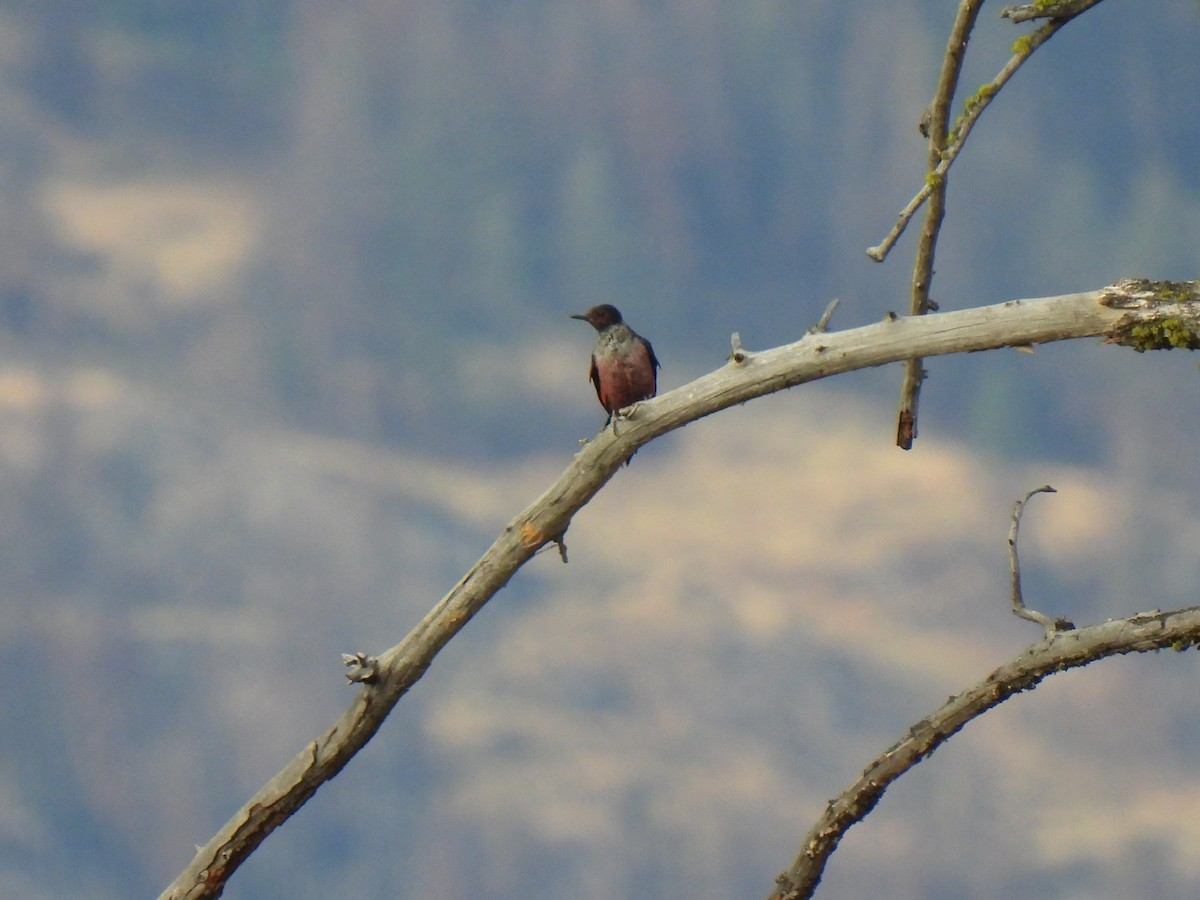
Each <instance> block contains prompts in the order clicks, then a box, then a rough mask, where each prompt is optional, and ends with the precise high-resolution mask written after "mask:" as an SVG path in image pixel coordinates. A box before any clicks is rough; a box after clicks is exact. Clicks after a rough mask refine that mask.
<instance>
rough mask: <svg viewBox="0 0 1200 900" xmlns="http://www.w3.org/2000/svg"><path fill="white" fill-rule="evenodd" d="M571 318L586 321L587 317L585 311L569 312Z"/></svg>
mask: <svg viewBox="0 0 1200 900" xmlns="http://www.w3.org/2000/svg"><path fill="white" fill-rule="evenodd" d="M571 318H572V319H582V320H583V321H585V322H586V321H588V317H587V315H586V314H585V313H571Z"/></svg>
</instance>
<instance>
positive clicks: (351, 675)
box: [342, 650, 379, 684]
mask: <svg viewBox="0 0 1200 900" xmlns="http://www.w3.org/2000/svg"><path fill="white" fill-rule="evenodd" d="M342 663H343V664H344V665H346V666H347V667H348V668H349V669H350V671H349V672H347V673H346V680H347V681H349V682H350V683H351V684H355V683H357V684H369V683H370V682H372V681H374V680H375V678H376V676H377V675H378V674H379V660H378V659H376V658H375V657H374V656H368V655H367V654H366V653H364V652H363V651H362V650H359V651H358V652H357V653H355V654H353V655H351V654H349V653H343V654H342Z"/></svg>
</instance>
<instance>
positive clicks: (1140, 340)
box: [1100, 278, 1200, 353]
mask: <svg viewBox="0 0 1200 900" xmlns="http://www.w3.org/2000/svg"><path fill="white" fill-rule="evenodd" d="M1100 302H1101V303H1103V304H1104V305H1105V306H1108V307H1110V308H1112V309H1127V310H1130V311H1131V315H1129V316H1127V317H1126V318H1125V319H1123V320H1122V321H1121V323H1120V324H1119V325H1117V326H1116V327H1115V328H1114V329H1113V330H1112V331H1111V332H1110V333H1109V335H1108V337H1107V338H1106V340H1107V342H1108V343H1110V344H1120V345H1121V346H1123V347H1132V348H1133V349H1134V350H1136V351H1137V352H1138V353H1144V352H1146V351H1147V350H1200V312H1198V311H1197V306H1200V282H1196V281H1151V280H1149V279H1145V278H1129V279H1123V280H1122V281H1120V282H1118V283H1117V284H1115V285H1113V286H1112V289H1111V290H1110V291H1108V292H1107V293H1106V296H1104V297H1103V298H1102V299H1101V301H1100Z"/></svg>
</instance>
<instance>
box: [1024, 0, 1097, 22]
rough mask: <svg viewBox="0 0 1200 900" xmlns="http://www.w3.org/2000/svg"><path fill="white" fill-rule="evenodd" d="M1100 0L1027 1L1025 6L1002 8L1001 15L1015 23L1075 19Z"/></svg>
mask: <svg viewBox="0 0 1200 900" xmlns="http://www.w3.org/2000/svg"><path fill="white" fill-rule="evenodd" d="M1099 2H1100V0H1058V2H1054V0H1040V2H1038V3H1027V4H1025V5H1024V6H1009V7H1005V8H1004V9H1002V10H1000V17H1001V18H1003V19H1011V20H1012V21H1013V22H1014V23H1017V22H1028V21H1030V20H1032V19H1062V20H1066V19H1073V18H1075V16H1077V15H1079V14H1080V13H1082V12H1087V10H1089V9H1091V8H1092V7H1093V6H1095V5H1096V4H1097V3H1099Z"/></svg>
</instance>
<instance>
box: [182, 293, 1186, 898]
mask: <svg viewBox="0 0 1200 900" xmlns="http://www.w3.org/2000/svg"><path fill="white" fill-rule="evenodd" d="M1095 336H1103V337H1104V338H1105V340H1106V341H1108V342H1110V343H1116V344H1122V345H1127V346H1132V347H1134V348H1135V349H1138V350H1146V349H1157V348H1160V347H1192V348H1195V347H1200V283H1197V282H1180V283H1171V282H1148V281H1122V282H1119V283H1117V284H1114V285H1111V286H1109V287H1107V288H1104V289H1102V290H1098V291H1090V292H1087V293H1082V294H1068V295H1065V296H1061V297H1048V298H1044V299H1038V300H1010V301H1008V302H1007V303H1001V304H997V305H995V306H985V307H980V308H976V309H963V310H956V311H954V312H948V313H940V314H937V315H930V316H922V317H896V316H889V317H888V318H887V319H885V320H884V321H882V322H878V323H876V324H874V325H867V326H864V327H862V328H853V329H849V330H846V331H839V332H829V333H824V332H818V333H815V334H807V335H805V336H804V337H803V338H801V339H800V340H799V341H797V342H795V343H793V344H788V345H786V346H782V347H776V348H774V349H771V350H764V351H761V352H752V351H749V350H746V349H745V348H741V347H739V346H735V353H734V354H732V358H731V359H730V360H729V361H727V362H726V363H725V364H724V365H722V366H721V367H720V368H719V369H716V370H715V371H713V372H710V373H709V374H707V375H704V376H702V377H700V378H698V379H696V380H695V381H693V382H691V383H690V384H686V385H684V386H683V387H680V388H677V389H675V390H673V391H670V392H669V393H666V394H663V395H662V396H660V397H658V398H656V399H654V400H649V401H646V402H643V403H641V404H639V405H638V406H637V408H636V410H635V411H634V412H633V413H632V414H631V415H630V416H629V417H628V418H626V419H624V420H623V424H622V427H621V431H620V434H616V433H614V431H613V430H612V429H607V428H606V429H604V430H602V431H601V432H600V434H598V435H597V436H596V438H595V439H594V440H592V441H591V442H589V443H588V444H587V445H586V446H585V447H584V448H583V449H582V450H580V451H579V452H578V453H577V454H576V455H575V458H574V459H573V460H572V462H571V464H570V465H569V466H568V467H567V469H566V471H564V472H563V473H562V475H560V476H559V478H558V479H557V480H556V481H555V482H554V484H552V485H551V486H550V487H549V489H547V490H546V492H545V493H544V494H542V496H541V497H539V498H538V499H537V500H535V501H534V502H533V503H532V504H530V506H529V507H528V508H526V509H525V510H524V511H522V512H521V513H519V514H518V515H517V516H516V518H514V519H513V520H512V521H511V522H510V523H509V524H508V525H507V526H505V528H504V531H503V532H502V533H501V534H500V536H499V537H498V538H497V539H496V541H495V543H493V544H492V546H491V548H490V549H489V550H488V551H487V552H486V553H485V554H484V555H483V556H482V557H481V558H480V560H479V561H478V562H476V563H475V565H474V566H472V567H471V569H470V571H468V572H467V573H466V575H464V576H463V578H462V580H460V581H459V582H458V584H456V585H455V586H454V587H453V588H452V589H451V590H450V592H449V593H448V594H446V596H445V597H443V598H442V599H441V600H440V601H439V602H438V603H437V604H436V605H435V606H434V607H433V609H432V610H430V611H429V613H428V614H427V615H426V616H425V617H424V618H423V619H422V620H421V622H420V623H418V624H417V626H416V627H415V628H414V629H413V630H412V631H411V632H410V633H409V634H408V636H407V637H405V638H404V640H402V641H401V642H400V643H399V644H397V645H396V646H395V647H392V648H391V649H390V650H388V651H386V652H385V653H382V654H380V655H379V657H378V659H375V658H372V657H369V656H367V655H366V654H361V655H358V656H351V657H348V658H347V662H348V664H349V665H350V666H351V667H352V670H353V671H352V673H351V674H352V675H353V674H360V675H362V676H363V677H362V678H361V679H360V680H362V681H363V682H364V683H363V684H362V685H361V687H360V688H359V689H358V693H357V694H356V695H355V697H354V699H353V700H352V701H351V703H350V705H349V707H348V708H347V709H346V711H345V712H344V713H343V714H342V716H341V717H340V718H339V719H338V720H337V722H335V723H334V724H333V726H332V727H330V728H329V730H328V731H326V732H325V733H324V734H323V735H321V736H320V737H319V738H317V739H316V740H314V741H313V742H311V743H310V744H308V745H307V746H306V747H304V749H303V750H301V751H300V753H298V754H297V755H296V756H295V758H294V759H292V761H291V762H289V763H288V764H287V765H286V766H284V768H283V769H282V770H281V771H280V772H279V773H278V774H277V775H275V776H274V777H273V778H272V779H271V780H270V781H268V782H267V783H266V784H265V785H264V786H263V787H262V788H260V789H259V791H258V792H257V793H256V794H255V795H254V796H253V797H252V798H251V799H250V800H249V801H248V802H247V803H246V804H245V806H243V807H242V808H241V809H240V810H238V812H237V813H235V814H234V816H233V817H232V818H231V819H230V820H229V821H228V822H227V823H226V824H225V825H224V826H223V827H222V828H221V830H220V831H219V832H218V833H217V834H216V835H215V836H214V837H213V838H212V839H211V840H210V841H209V842H208V843H207V844H206V845H205V846H204V847H201V848H200V849H199V850H198V851H197V853H196V855H195V857H194V858H193V860H192V861H191V863H189V864H188V866H187V867H186V868H185V869H184V870H183V872H181V873H180V875H179V876H178V877H177V878H176V879H175V881H174V882H172V884H171V885H170V886H168V887H167V889H166V890H165V891H164V892H163V894H162V895H161V897H162V898H171V900H178V898H202V897H219V896H220V895H221V892H222V891H223V889H224V886H225V882H226V881H227V880H228V879H229V877H230V876H231V875H232V874H233V872H234V871H236V869H237V868H238V866H240V865H241V863H242V862H244V861H245V859H246V858H247V857H248V856H249V855H250V854H251V853H252V852H253V851H254V850H255V848H256V847H258V845H259V844H261V843H262V841H263V840H265V839H266V837H267V836H268V835H269V834H270V833H271V832H272V831H273V830H274V829H275V828H276V827H277V826H278V825H280V824H281V823H282V822H284V821H286V820H287V818H288V817H289V816H291V815H292V813H294V812H295V811H296V810H297V809H299V808H300V806H302V805H303V804H304V803H305V802H306V801H307V800H308V798H309V797H311V796H312V795H313V794H314V793H315V792H316V791H317V789H318V788H319V787H320V786H321V785H322V784H324V783H325V782H326V781H328V780H330V779H331V778H333V777H334V776H335V775H336V774H337V773H338V772H340V771H341V769H342V767H343V766H345V765H346V763H348V762H349V761H350V759H351V758H352V757H353V756H354V754H355V753H357V752H358V751H359V750H360V749H361V748H362V747H363V746H364V745H365V744H366V743H367V742H368V741H369V740H370V739H371V737H372V736H373V735H374V734H375V732H376V731H377V730H378V728H379V726H380V725H381V724H382V723H383V720H384V719H385V718H386V717H387V715H388V713H390V712H391V710H392V708H393V707H394V706H395V705H396V703H397V702H399V700H400V698H401V697H402V696H403V695H404V694H405V693H406V692H407V691H408V689H409V688H410V687H412V686H413V685H414V684H415V683H416V682H417V681H418V680H419V679H420V678H421V676H422V675H423V674H424V673H425V670H426V669H428V668H429V666H430V664H431V663H432V662H433V660H434V658H435V657H436V656H437V654H438V652H439V651H440V650H441V649H442V647H444V646H445V645H446V643H447V642H448V641H449V640H450V639H451V638H453V637H454V635H455V634H457V633H458V631H459V630H460V629H462V628H463V627H464V626H465V625H466V624H467V622H469V621H470V620H471V618H472V617H473V616H474V615H475V614H476V613H477V612H479V610H480V609H482V608H483V606H484V604H485V603H487V601H488V600H489V599H491V597H492V596H493V595H495V594H496V592H497V591H499V590H500V589H501V588H502V587H504V585H505V584H507V583H508V581H509V579H510V578H512V576H513V575H514V574H516V572H517V570H518V569H520V568H521V566H523V565H524V564H525V563H526V562H527V561H528V560H529V559H530V558H531V557H532V556H533V555H534V554H535V553H537V552H538V550H539V549H541V548H542V547H543V546H545V545H547V544H551V543H554V544H559V545H560V546H561V542H562V540H563V538H564V536H565V534H566V531H567V527H568V526H569V525H570V523H571V519H572V518H573V517H574V515H575V514H576V513H577V512H578V511H579V510H580V509H582V508H583V506H584V505H585V504H586V503H587V502H588V501H589V500H590V499H591V498H592V497H593V496H595V494H596V493H597V491H599V490H600V489H601V488H602V487H603V486H604V484H605V483H606V482H607V481H608V480H609V479H610V478H612V476H613V475H614V474H615V473H616V472H617V471H618V470H619V469H620V468H621V466H622V465H623V464H624V462H625V460H626V459H628V458H629V456H630V454H631V453H632V452H633V451H634V450H636V449H637V448H639V447H641V446H642V445H643V444H645V443H647V442H648V441H651V440H653V439H655V438H657V437H659V436H661V435H663V434H666V433H667V432H670V431H673V430H675V429H677V428H680V427H682V426H684V425H686V424H688V423H689V422H693V421H695V420H696V419H699V418H702V417H704V416H708V415H711V414H712V413H715V412H718V411H720V410H723V409H727V408H728V407H731V406H736V405H738V404H741V403H745V402H746V401H748V400H752V399H754V398H756V397H762V396H765V395H767V394H771V393H775V392H776V391H781V390H784V389H786V388H789V387H794V386H796V385H799V384H804V383H807V382H810V381H817V380H819V379H822V378H827V377H829V376H831V375H838V374H841V373H843V372H849V371H854V370H857V369H863V368H869V367H872V366H881V365H885V364H887V363H891V362H897V361H900V360H904V359H907V358H909V357H911V356H914V355H919V356H938V355H942V354H947V353H960V352H966V351H973V350H987V349H992V348H997V347H1008V346H1023V345H1029V344H1039V343H1046V342H1049V341H1059V340H1067V339H1071V338H1081V337H1095Z"/></svg>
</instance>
